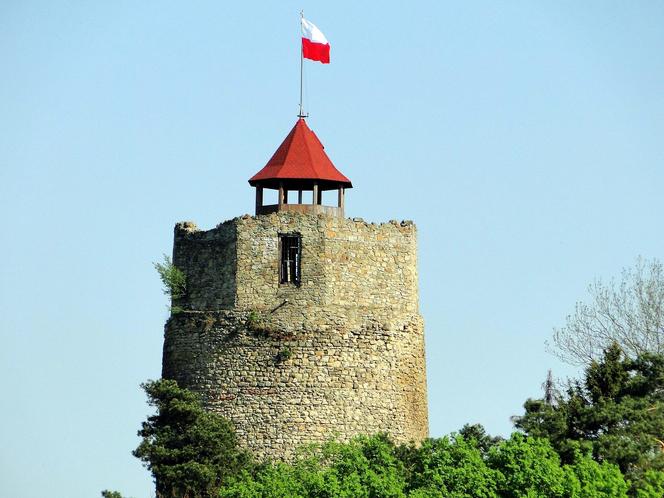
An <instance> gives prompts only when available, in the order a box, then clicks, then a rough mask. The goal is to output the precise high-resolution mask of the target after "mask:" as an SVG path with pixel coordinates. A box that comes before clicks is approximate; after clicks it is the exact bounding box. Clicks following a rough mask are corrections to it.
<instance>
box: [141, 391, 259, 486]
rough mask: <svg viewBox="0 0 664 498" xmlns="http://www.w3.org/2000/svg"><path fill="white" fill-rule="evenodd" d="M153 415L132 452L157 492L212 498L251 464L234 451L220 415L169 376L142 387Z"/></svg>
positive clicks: (234, 444)
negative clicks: (224, 484)
mask: <svg viewBox="0 0 664 498" xmlns="http://www.w3.org/2000/svg"><path fill="white" fill-rule="evenodd" d="M142 387H143V389H144V390H145V392H146V394H147V396H148V403H149V404H150V405H151V406H153V407H155V408H156V410H157V413H156V414H154V415H151V416H149V417H148V419H147V421H145V422H143V424H142V427H141V430H140V431H138V435H139V436H140V437H141V438H142V441H141V443H140V444H139V446H138V448H136V449H135V450H134V452H133V455H134V456H135V457H137V458H139V459H140V460H142V461H143V463H144V465H145V466H146V467H147V468H148V469H149V470H150V471H151V472H152V475H153V477H154V479H155V483H156V487H157V496H188V497H208V496H214V495H215V494H216V490H217V489H218V488H219V487H220V486H221V485H222V483H223V482H225V480H226V479H228V478H229V477H230V476H232V475H235V474H237V473H239V472H241V471H242V470H243V469H244V468H246V467H248V465H249V464H250V459H249V456H248V454H247V453H246V452H244V451H240V450H238V449H237V441H236V438H235V433H234V431H233V428H232V426H231V425H230V423H229V422H228V421H227V420H225V419H224V418H222V417H220V416H218V415H216V414H214V413H210V412H207V411H205V410H204V409H203V407H202V406H201V405H200V402H199V400H198V397H197V396H196V395H195V394H194V393H192V392H190V391H187V390H186V389H180V388H179V387H178V385H177V383H176V382H175V381H173V380H164V379H162V380H157V381H150V382H146V383H145V384H143V385H142Z"/></svg>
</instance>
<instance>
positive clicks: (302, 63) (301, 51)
mask: <svg viewBox="0 0 664 498" xmlns="http://www.w3.org/2000/svg"><path fill="white" fill-rule="evenodd" d="M302 19H304V11H303V10H301V11H300V26H302ZM301 29H302V28H301V27H300V30H301ZM303 74H304V47H302V41H300V113H299V114H298V115H297V117H298V118H306V116H305V115H304V109H303V107H302V81H303V79H304V78H303Z"/></svg>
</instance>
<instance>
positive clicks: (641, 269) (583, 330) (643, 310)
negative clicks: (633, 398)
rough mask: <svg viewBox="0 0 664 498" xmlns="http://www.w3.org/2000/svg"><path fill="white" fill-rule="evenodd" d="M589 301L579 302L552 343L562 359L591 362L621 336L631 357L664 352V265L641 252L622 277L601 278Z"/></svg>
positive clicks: (569, 361)
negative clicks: (614, 278) (645, 256)
mask: <svg viewBox="0 0 664 498" xmlns="http://www.w3.org/2000/svg"><path fill="white" fill-rule="evenodd" d="M588 293H589V294H590V301H589V302H577V304H576V307H575V310H574V313H572V314H571V315H569V316H567V319H566V324H565V326H564V327H562V328H559V329H554V332H553V344H552V345H550V349H551V350H552V352H553V353H554V354H556V355H557V356H558V357H559V358H561V359H562V360H563V361H566V362H568V363H571V364H575V365H589V364H590V363H591V362H592V361H593V360H598V359H599V358H600V357H601V356H602V352H603V351H604V350H605V349H606V348H608V347H609V346H610V345H611V344H612V343H614V342H617V343H618V344H619V345H620V347H621V348H622V349H623V351H624V352H625V354H627V356H629V357H630V358H635V357H636V356H638V355H641V354H645V353H655V354H664V266H663V265H662V263H661V262H659V261H658V260H656V259H653V260H644V259H641V258H639V259H638V260H637V262H636V264H635V266H634V267H633V268H626V269H624V270H623V272H622V276H621V278H620V280H619V281H618V282H616V281H614V280H611V281H610V282H609V283H608V284H606V283H604V282H602V281H601V280H596V281H595V282H594V283H593V284H591V285H590V286H589V287H588Z"/></svg>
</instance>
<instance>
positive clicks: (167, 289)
mask: <svg viewBox="0 0 664 498" xmlns="http://www.w3.org/2000/svg"><path fill="white" fill-rule="evenodd" d="M152 265H153V266H154V268H155V270H157V273H159V278H160V279H161V282H162V283H163V284H164V294H166V295H167V296H170V298H171V299H172V300H175V299H180V298H181V297H184V295H185V293H186V291H187V278H186V276H185V274H184V273H183V272H182V270H180V269H179V268H178V267H177V266H175V265H174V264H173V262H172V261H171V258H169V257H168V256H166V255H165V254H164V262H163V263H152Z"/></svg>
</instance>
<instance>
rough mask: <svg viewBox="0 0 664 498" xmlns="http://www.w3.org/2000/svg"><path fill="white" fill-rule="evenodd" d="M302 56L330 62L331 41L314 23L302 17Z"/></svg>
mask: <svg viewBox="0 0 664 498" xmlns="http://www.w3.org/2000/svg"><path fill="white" fill-rule="evenodd" d="M301 20H302V57H304V58H305V59H311V60H312V61H319V62H322V63H323V64H329V63H330V43H329V42H328V41H327V38H325V35H324V34H323V33H322V32H321V30H320V29H318V28H317V27H316V26H315V25H314V24H313V23H310V22H309V21H307V20H306V19H305V18H304V17H302V19H301Z"/></svg>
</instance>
